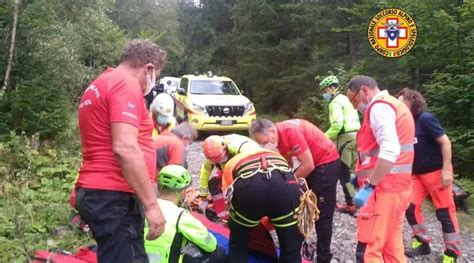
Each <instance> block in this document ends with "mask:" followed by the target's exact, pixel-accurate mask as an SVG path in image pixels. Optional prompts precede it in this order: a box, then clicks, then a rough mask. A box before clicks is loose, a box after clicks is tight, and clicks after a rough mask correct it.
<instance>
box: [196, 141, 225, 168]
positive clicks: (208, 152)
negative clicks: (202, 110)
mask: <svg viewBox="0 0 474 263" xmlns="http://www.w3.org/2000/svg"><path fill="white" fill-rule="evenodd" d="M202 148H204V155H205V156H206V158H207V159H209V160H210V161H211V162H212V163H215V164H217V163H221V162H222V161H223V160H224V159H225V158H226V157H227V144H226V142H225V141H224V139H223V138H222V137H221V136H217V135H211V136H209V137H207V139H206V140H204V143H203V146H202Z"/></svg>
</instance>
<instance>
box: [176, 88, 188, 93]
mask: <svg viewBox="0 0 474 263" xmlns="http://www.w3.org/2000/svg"><path fill="white" fill-rule="evenodd" d="M176 92H178V94H179V95H186V91H185V90H184V89H183V88H177V89H176Z"/></svg>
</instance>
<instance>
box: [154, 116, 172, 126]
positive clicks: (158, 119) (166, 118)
mask: <svg viewBox="0 0 474 263" xmlns="http://www.w3.org/2000/svg"><path fill="white" fill-rule="evenodd" d="M169 119H170V117H169V116H165V115H158V117H156V122H157V123H158V125H160V126H165V125H166V124H168V121H169Z"/></svg>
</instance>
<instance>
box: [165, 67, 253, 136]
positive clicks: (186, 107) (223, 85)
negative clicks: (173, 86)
mask: <svg viewBox="0 0 474 263" xmlns="http://www.w3.org/2000/svg"><path fill="white" fill-rule="evenodd" d="M174 99H175V102H176V110H175V112H176V113H175V114H176V117H177V118H178V119H182V120H188V121H189V123H190V124H191V125H192V126H193V127H194V128H195V129H196V130H198V131H237V130H248V128H249V127H250V124H252V122H253V121H255V119H256V118H257V115H256V112H255V108H254V106H253V103H252V102H251V101H250V100H249V99H248V98H247V97H245V96H243V95H242V93H241V92H240V90H239V89H238V88H237V85H235V83H234V82H233V81H232V80H231V79H230V78H228V77H223V76H214V75H212V72H208V73H207V74H201V75H199V74H194V75H184V76H182V77H181V80H180V82H179V87H178V88H177V90H176V93H175V94H174Z"/></svg>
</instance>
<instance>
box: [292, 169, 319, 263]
mask: <svg viewBox="0 0 474 263" xmlns="http://www.w3.org/2000/svg"><path fill="white" fill-rule="evenodd" d="M297 181H298V184H299V185H300V191H301V192H302V194H301V196H300V205H299V207H298V212H297V214H296V220H297V222H298V229H299V231H300V233H301V234H302V235H303V237H304V241H303V243H302V244H301V255H302V256H303V258H304V259H306V260H309V261H313V260H314V259H315V258H316V250H317V247H316V243H315V241H314V239H313V236H314V232H315V231H316V229H315V224H316V221H318V220H319V209H318V206H317V199H316V194H315V193H314V192H313V191H312V190H311V189H309V187H308V183H307V182H306V179H304V178H298V179H297Z"/></svg>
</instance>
